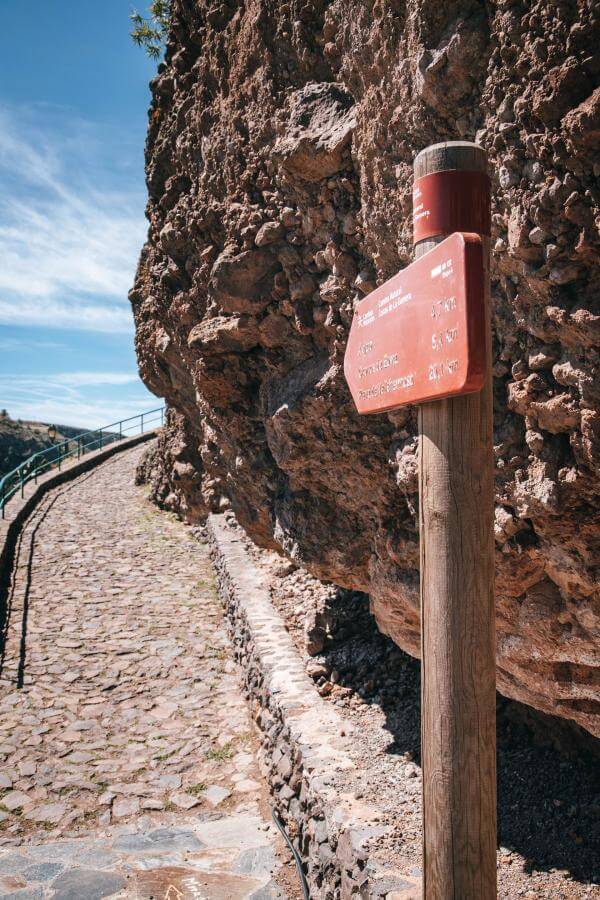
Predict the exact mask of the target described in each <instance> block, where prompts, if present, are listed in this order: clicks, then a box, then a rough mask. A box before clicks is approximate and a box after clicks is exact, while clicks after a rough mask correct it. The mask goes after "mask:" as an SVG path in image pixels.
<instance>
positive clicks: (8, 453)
mask: <svg viewBox="0 0 600 900" xmlns="http://www.w3.org/2000/svg"><path fill="white" fill-rule="evenodd" d="M50 427H51V426H50V424H49V423H47V422H27V421H24V420H22V419H18V420H15V419H11V418H10V416H8V415H3V414H2V413H0V477H1V476H2V475H5V474H6V473H7V472H11V471H12V470H13V469H15V468H16V467H17V466H18V465H19V464H20V463H22V462H23V461H24V460H26V459H27V458H28V457H29V456H31V455H32V454H33V453H37V452H38V451H39V450H44V449H46V447H51V446H52V444H53V443H60V442H61V441H64V440H66V439H67V438H72V437H75V436H76V435H78V434H81V433H82V432H84V431H85V430H86V429H85V428H71V427H70V426H68V425H56V426H55V428H56V436H55V437H54V439H53V440H51V439H50V437H49V435H48V429H49V428H50ZM95 438H96V433H95V432H94V433H93V434H91V435H90V437H89V438H88V441H87V442H92V441H93V440H94V439H95Z"/></svg>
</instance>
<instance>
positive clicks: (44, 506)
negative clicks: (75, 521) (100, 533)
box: [0, 472, 93, 688]
mask: <svg viewBox="0 0 600 900" xmlns="http://www.w3.org/2000/svg"><path fill="white" fill-rule="evenodd" d="M92 475H93V472H90V473H89V474H87V475H85V476H82V477H80V478H78V479H77V481H75V482H72V483H70V484H69V485H67V486H66V487H63V488H62V489H61V490H57V491H56V492H55V491H52V492H51V493H49V494H48V495H46V497H43V498H42V500H41V501H40V503H39V505H38V506H37V507H36V508H35V509H34V510H33V512H32V513H31V515H30V516H29V518H28V519H27V521H26V522H25V523H24V525H23V528H22V529H21V531H20V532H19V535H18V538H17V541H16V543H15V545H14V546H13V547H12V548H10V549H9V552H8V554H7V557H6V562H5V565H4V566H3V568H2V571H1V572H0V678H2V676H3V675H4V667H5V664H6V647H7V643H8V641H9V637H10V634H9V633H10V630H11V626H12V625H13V623H12V618H13V616H14V615H15V614H17V610H16V603H15V594H16V591H17V587H19V590H22V608H19V613H18V614H20V615H21V624H20V628H19V626H15V627H16V628H17V629H18V630H19V632H20V637H19V662H18V665H17V671H16V678H15V686H16V687H17V688H22V687H23V685H24V683H25V664H26V659H27V626H28V621H29V598H30V593H31V583H32V577H33V565H34V559H35V544H36V538H37V534H38V531H39V529H40V527H41V526H42V524H43V523H44V521H45V519H46V517H47V516H48V514H49V513H50V512H51V510H52V508H53V507H54V506H55V504H56V503H57V502H58V501H59V500H60V498H61V497H63V496H64V495H65V494H67V493H69V491H71V490H72V489H73V488H74V487H75V486H76V485H78V484H81V482H82V481H87V479H88V478H90V477H91V476H92ZM24 556H26V559H27V562H26V563H23V564H24V565H25V567H26V574H25V583H24V584H23V585H22V586H21V585H18V582H17V579H16V577H15V576H16V573H17V570H18V567H19V565H20V563H21V560H22V558H23V557H24Z"/></svg>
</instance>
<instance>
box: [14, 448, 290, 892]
mask: <svg viewBox="0 0 600 900" xmlns="http://www.w3.org/2000/svg"><path fill="white" fill-rule="evenodd" d="M143 452H144V448H136V449H134V450H131V451H128V452H126V453H122V454H120V455H117V456H115V457H114V458H113V459H111V460H109V461H108V462H105V463H103V464H102V465H101V466H99V467H98V468H96V469H94V470H92V471H91V472H90V473H87V474H85V475H82V476H80V477H79V478H78V479H77V480H76V481H73V482H71V483H70V484H67V485H63V486H62V487H59V488H56V489H55V490H54V491H52V492H50V493H49V494H47V495H46V497H45V498H44V500H43V501H42V503H41V505H40V506H39V507H38V508H37V509H36V511H35V512H34V513H33V514H32V517H31V519H30V520H29V522H28V523H27V525H26V527H25V529H24V531H23V534H22V537H21V540H20V544H19V546H18V548H17V551H16V560H15V574H14V579H13V585H12V588H11V592H10V593H9V596H8V598H7V609H6V610H5V611H4V614H3V615H2V618H1V620H0V623H1V624H2V626H3V631H4V637H5V641H4V642H3V643H4V644H5V647H4V652H3V654H2V657H1V659H0V844H1V845H2V846H1V847H0V896H1V897H4V898H7V897H10V898H22V900H33V898H54V900H95V898H101V897H123V898H125V897H126V898H140V900H142V898H156V900H163V898H164V900H181V898H188V897H189V898H201V897H206V898H238V897H239V898H242V897H252V898H255V900H259V898H260V900H268V898H275V897H280V898H283V897H297V896H298V894H297V893H296V891H297V887H296V875H295V872H294V871H293V870H292V867H291V864H290V862H289V858H286V857H285V856H284V854H283V853H282V846H281V843H280V841H281V839H280V838H279V835H278V834H277V832H276V829H275V827H274V826H273V824H272V823H270V820H269V810H268V802H267V794H266V789H265V788H264V787H263V784H262V782H261V779H260V776H259V773H258V769H257V765H256V755H255V750H256V743H255V741H256V738H255V735H254V732H253V730H252V723H251V719H250V716H249V714H248V711H247V708H246V705H245V702H244V700H243V697H242V693H241V688H240V682H239V678H238V674H237V671H236V666H235V664H234V662H233V661H232V656H231V648H230V644H229V641H228V637H227V634H226V631H225V627H224V625H223V622H222V620H221V612H220V607H219V601H218V599H217V597H216V593H215V587H214V581H213V574H212V569H211V564H210V560H209V557H208V552H207V549H206V547H205V546H204V545H203V544H202V543H200V542H199V541H198V540H197V539H196V538H195V537H194V536H193V535H192V534H191V530H190V529H189V528H186V526H184V525H182V524H181V523H180V522H178V521H176V520H175V519H174V518H172V517H171V516H169V515H168V514H165V513H163V512H160V511H158V510H157V509H155V508H154V507H153V506H152V505H151V504H150V503H149V502H148V501H147V499H146V495H145V491H144V489H143V488H139V487H136V486H135V485H134V471H135V467H136V465H137V462H138V461H139V458H140V456H141V454H142V453H143ZM282 860H283V862H282Z"/></svg>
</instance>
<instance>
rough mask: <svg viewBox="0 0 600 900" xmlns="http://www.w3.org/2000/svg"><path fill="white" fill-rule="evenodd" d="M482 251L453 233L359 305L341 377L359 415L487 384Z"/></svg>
mask: <svg viewBox="0 0 600 900" xmlns="http://www.w3.org/2000/svg"><path fill="white" fill-rule="evenodd" d="M485 358H486V352H485V309H484V272H483V247H482V243H481V237H480V236H479V235H477V234H466V233H463V232H456V233H455V234H452V235H450V237H448V238H446V240H445V241H442V243H441V244H438V245H437V247H434V249H433V250H430V251H429V252H428V253H426V254H425V255H424V256H422V257H420V259H417V260H416V261H415V262H413V263H411V265H410V266H407V267H406V269H402V271H401V272H398V274H397V275H394V277H393V278H390V279H389V281H386V282H385V284H382V285H381V287H378V288H377V289H376V290H374V291H372V292H371V293H370V294H368V295H367V296H366V297H365V298H364V299H363V300H361V301H360V303H358V305H357V307H356V309H355V312H354V319H353V321H352V327H351V328H350V336H349V338H348V346H347V348H346V355H345V358H344V374H345V376H346V381H347V382H348V386H349V388H350V391H351V393H352V397H353V398H354V402H355V404H356V408H357V410H358V412H359V413H376V412H385V411H386V410H390V409H395V408H397V407H399V406H405V405H406V404H407V403H421V402H423V401H426V400H438V399H441V398H442V397H451V396H455V395H457V394H468V393H471V392H472V391H478V390H480V389H481V388H482V387H483V382H484V378H485Z"/></svg>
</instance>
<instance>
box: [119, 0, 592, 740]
mask: <svg viewBox="0 0 600 900" xmlns="http://www.w3.org/2000/svg"><path fill="white" fill-rule="evenodd" d="M598 16H599V8H598V4H597V3H594V2H593V0H581V2H580V3H578V4H574V3H571V2H567V0H559V2H555V0H552V2H550V0H535V2H533V3H525V2H520V0H510V2H509V0H495V2H493V3H491V4H488V5H487V6H486V5H484V4H481V3H479V2H475V0H461V2H458V0H449V2H446V3H443V4H438V3H432V2H430V0H428V2H425V0H409V2H408V3H407V4H405V5H402V4H397V3H392V2H389V0H381V2H378V3H375V4H373V3H367V2H365V0H334V2H328V3H325V2H324V0H309V2H306V3H304V5H302V6H300V5H298V4H292V3H288V2H283V3H279V4H267V3H266V2H264V0H249V2H247V3H246V4H244V5H243V6H240V5H239V4H235V3H232V2H225V3H221V4H220V5H218V7H217V6H215V5H214V4H208V3H207V2H206V0H194V2H192V0H175V2H174V22H173V30H172V35H171V39H170V43H169V46H168V50H167V57H166V64H165V65H163V66H161V67H160V72H159V74H158V76H157V78H156V79H155V80H154V82H153V92H154V99H153V104H152V109H151V114H150V126H149V136H148V148H147V172H148V190H149V205H148V216H149V220H150V234H149V241H148V243H147V245H146V247H145V248H144V251H143V254H142V259H141V262H140V267H139V272H138V276H137V280H136V285H135V288H134V290H133V292H132V295H131V297H132V303H133V307H134V312H135V317H136V325H137V348H138V355H139V360H140V367H141V371H142V375H143V378H144V380H145V381H146V383H147V384H148V385H149V387H150V388H151V389H152V390H153V391H155V392H156V393H157V394H159V395H161V396H165V397H166V398H167V401H168V403H169V405H170V407H171V410H172V411H171V413H170V415H169V417H168V429H167V432H166V434H165V435H164V436H163V437H162V438H161V441H160V445H159V446H160V450H159V453H158V455H157V458H156V459H155V460H154V462H155V466H156V478H155V480H154V488H153V490H154V492H155V495H156V496H157V498H158V499H159V500H160V501H161V502H163V503H164V504H165V505H167V506H170V507H172V508H174V509H178V510H179V511H180V512H181V513H182V514H183V515H185V516H186V517H188V518H190V519H198V518H201V517H202V516H203V515H204V514H205V512H206V510H207V509H215V508H222V507H223V506H224V505H227V504H230V505H231V506H232V507H233V508H234V510H235V512H236V514H237V516H238V518H239V520H240V522H241V523H242V524H243V526H244V527H245V528H246V529H247V531H248V532H249V534H250V535H251V536H252V537H253V538H254V540H256V541H257V542H259V543H260V544H262V545H264V546H267V547H272V548H276V549H279V550H281V551H283V552H284V553H287V554H288V555H290V556H291V557H293V558H294V559H295V560H296V561H298V562H299V563H301V564H302V565H303V566H305V567H306V568H308V569H309V570H310V571H311V572H312V573H313V574H315V575H316V576H317V577H319V578H322V579H325V580H330V581H334V582H337V583H339V584H341V585H345V586H347V587H352V588H356V589H360V590H363V591H367V592H369V593H370V596H371V604H372V609H373V611H374V613H375V615H376V617H377V620H378V622H379V625H380V627H381V628H382V629H383V630H384V631H386V632H388V633H389V634H391V635H392V636H393V637H394V639H395V640H396V641H397V642H398V643H399V644H400V645H401V646H402V647H403V648H405V649H408V650H409V651H410V652H412V653H417V652H418V645H419V641H418V630H419V623H418V532H417V521H418V515H417V506H418V496H417V483H416V477H415V471H416V470H415V464H416V460H415V450H416V444H415V433H416V421H415V411H414V410H411V409H406V410H401V411H399V412H396V413H392V414H389V415H382V416H376V417H372V418H363V419H360V418H359V417H358V416H357V415H356V412H355V410H354V407H353V405H352V402H351V399H350V396H349V393H348V390H347V388H346V385H345V383H344V379H343V374H342V367H341V363H342V359H343V353H344V348H345V342H346V339H347V335H348V328H349V323H350V321H351V317H352V310H353V304H354V302H355V300H356V299H357V298H359V297H361V296H363V295H364V294H365V293H366V292H368V291H369V290H371V289H372V287H373V286H374V285H375V284H377V283H381V282H382V281H383V280H384V279H386V278H388V277H390V276H391V275H392V274H394V273H395V272H396V271H397V270H398V269H399V268H400V267H402V266H405V265H406V264H407V263H408V262H409V260H410V259H411V253H412V249H411V222H410V213H411V180H412V160H413V158H414V155H415V154H416V152H418V151H419V150H420V149H422V148H423V147H424V146H426V145H427V144H430V143H433V142H435V141H439V140H444V139H455V138H463V139H469V140H477V141H479V142H480V143H481V144H483V146H484V147H485V148H486V149H487V151H488V153H489V157H490V162H491V170H492V181H493V211H492V212H493V235H492V246H493V247H494V254H493V272H492V294H493V308H494V375H495V449H496V466H497V471H496V492H497V517H496V536H497V549H498V553H497V596H498V649H499V656H498V675H499V685H500V688H501V690H502V691H504V692H505V693H506V694H508V695H510V696H511V697H516V698H518V699H520V700H523V701H525V702H528V703H530V704H532V705H534V706H537V707H538V708H540V709H543V710H545V711H547V712H552V713H556V714H559V715H561V716H565V717H567V718H571V719H575V720H576V721H578V722H579V723H580V724H582V725H583V726H584V727H585V728H587V729H589V730H590V731H592V732H594V733H596V734H600V652H599V640H598V639H599V634H600V598H599V596H598V565H599V544H600V538H599V534H600V529H599V517H598V512H597V510H598V506H599V501H600V496H599V495H600V488H599V482H598V474H599V459H600V425H599V421H600V416H599V408H600V389H599V388H598V384H599V383H600V382H599V378H598V365H599V347H600V309H599V307H598V294H599V288H600V279H599V275H598V271H599V270H598V261H599V250H600V242H599V238H598V227H597V226H598V221H599V216H600V210H599V202H600V197H599V194H598V188H597V181H596V179H597V176H598V174H600V169H599V163H598V161H597V159H596V158H595V156H594V154H595V148H597V142H598V133H599V129H600V122H599V114H600V113H599V103H598V78H599V75H600V63H599V62H598V54H597V33H598V26H599V24H600V23H599V21H598Z"/></svg>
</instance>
